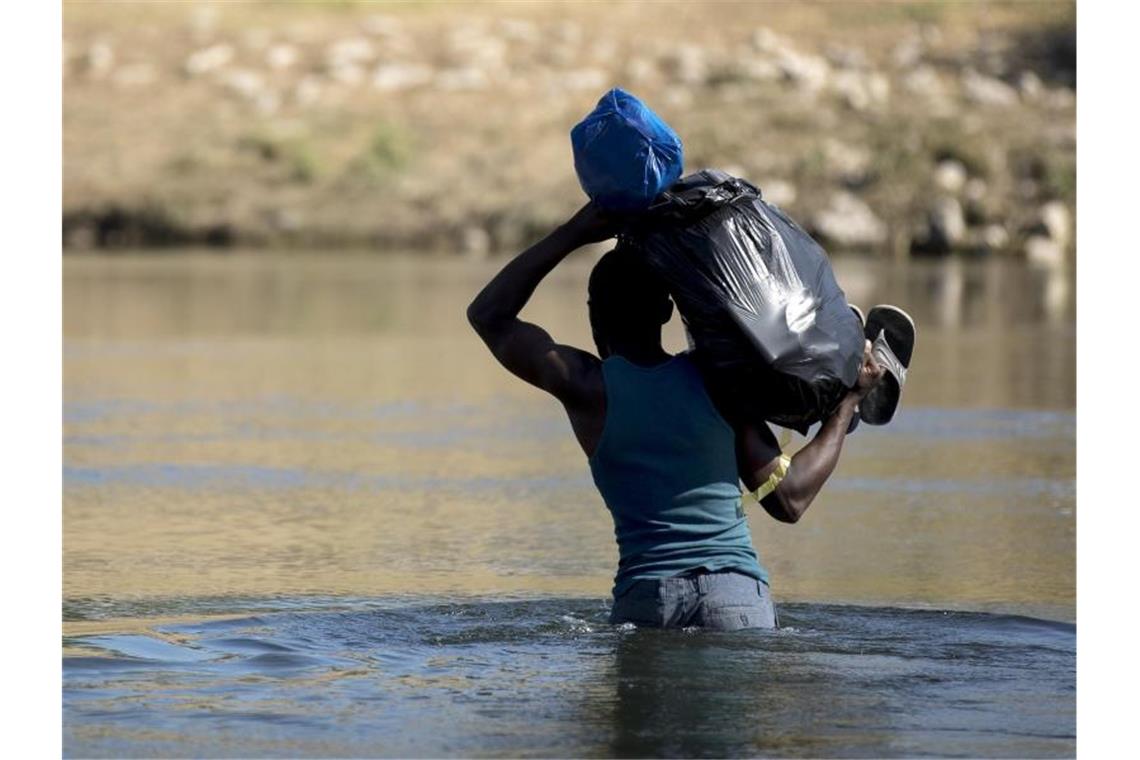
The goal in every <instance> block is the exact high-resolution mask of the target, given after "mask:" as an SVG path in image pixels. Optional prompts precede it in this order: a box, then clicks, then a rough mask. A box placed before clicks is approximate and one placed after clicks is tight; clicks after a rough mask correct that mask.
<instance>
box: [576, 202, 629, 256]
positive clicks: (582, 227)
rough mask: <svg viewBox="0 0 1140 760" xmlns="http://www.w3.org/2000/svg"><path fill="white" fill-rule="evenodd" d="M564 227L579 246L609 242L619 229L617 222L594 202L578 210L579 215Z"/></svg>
mask: <svg viewBox="0 0 1140 760" xmlns="http://www.w3.org/2000/svg"><path fill="white" fill-rule="evenodd" d="M562 227H563V229H565V230H566V232H567V233H568V234H569V235H570V236H571V238H572V239H573V241H574V243H575V244H576V245H579V246H583V245H587V244H589V243H600V242H602V241H603V240H609V239H610V238H612V237H614V236H615V235H617V233H618V229H619V226H618V223H617V221H616V220H615V219H614V218H613V217H612V216H610V215H608V214H606V213H605V212H604V211H602V210H601V209H600V208H598V207H597V206H596V205H595V204H594V202H593V201H591V202H590V203H587V204H586V205H585V206H583V207H582V208H580V209H578V213H576V214H574V216H572V217H570V220H569V221H567V222H566V224H564V225H562Z"/></svg>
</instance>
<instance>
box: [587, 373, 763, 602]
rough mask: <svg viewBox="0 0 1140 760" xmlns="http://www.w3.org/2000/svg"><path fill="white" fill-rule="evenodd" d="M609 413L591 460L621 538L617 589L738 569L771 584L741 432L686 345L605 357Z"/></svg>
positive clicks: (616, 531)
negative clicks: (677, 350) (654, 355)
mask: <svg viewBox="0 0 1140 760" xmlns="http://www.w3.org/2000/svg"><path fill="white" fill-rule="evenodd" d="M602 376H603V378H604V381H605V389H606V419H605V424H604V426H603V429H602V436H601V439H600V440H599V441H598V446H597V448H596V449H595V450H594V453H593V455H592V456H591V457H590V459H589V463H590V471H591V473H592V474H593V476H594V484H595V485H597V487H598V490H599V491H601V494H602V498H603V499H604V500H605V503H606V506H607V507H608V508H609V511H610V514H611V515H613V520H614V533H615V535H616V537H617V544H618V552H619V556H620V560H619V562H618V571H617V576H616V577H615V578H614V589H613V593H614V596H615V597H616V596H620V595H621V594H622V593H623V592H624V591H625V590H626V589H628V588H629V586H630V585H632V584H633V582H634V581H638V580H644V579H654V578H667V577H670V576H674V575H679V574H681V573H684V572H686V571H689V570H695V569H698V568H702V567H703V568H705V569H707V570H710V571H717V570H729V569H731V570H737V571H739V572H741V573H744V574H745V575H749V576H752V577H753V578H757V579H758V580H762V581H764V582H765V583H767V582H768V574H767V572H766V571H765V570H764V568H763V566H761V564H760V561H759V559H758V557H757V556H756V550H755V549H754V548H753V546H752V536H751V533H750V532H749V530H748V520H747V518H746V517H745V516H744V509H743V506H742V504H741V491H740V481H739V476H738V474H737V469H736V448H735V436H734V434H733V431H732V428H731V427H730V426H729V424H728V423H727V422H725V420H724V418H723V417H721V416H720V414H719V413H718V412H717V410H716V407H714V406H713V403H712V400H711V399H710V398H709V396H708V393H707V392H706V391H705V385H704V382H703V381H702V379H701V376H700V373H699V371H698V370H697V368H696V366H694V365H693V362H692V360H691V359H690V358H689V356H688V355H687V354H686V353H681V354H677V355H676V356H674V357H673V358H672V359H669V360H668V361H666V362H664V363H663V364H659V365H657V366H655V367H639V366H637V365H636V364H633V363H632V362H630V361H629V360H628V359H625V358H624V357H621V356H611V357H609V358H608V359H606V360H605V361H603V362H602Z"/></svg>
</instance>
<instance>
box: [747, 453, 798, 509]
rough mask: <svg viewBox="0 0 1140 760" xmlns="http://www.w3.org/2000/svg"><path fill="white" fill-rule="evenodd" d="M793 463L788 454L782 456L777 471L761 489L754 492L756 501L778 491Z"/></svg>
mask: <svg viewBox="0 0 1140 760" xmlns="http://www.w3.org/2000/svg"><path fill="white" fill-rule="evenodd" d="M791 463H792V458H791V457H789V456H788V455H787V454H781V455H780V461H779V463H777V464H776V470H775V471H774V472H773V473H772V474H771V475H769V476H768V479H767V480H765V481H764V482H763V483H762V484H761V485H760V487H759V488H757V489H756V490H755V491H753V492H752V495H753V496H755V497H756V501H760V500H761V499H763V498H764V497H765V496H767V495H768V494H770V493H772V492H773V491H775V490H776V486H778V485H780V481H781V480H783V479H784V478H785V477H786V476H787V474H788V465H790V464H791Z"/></svg>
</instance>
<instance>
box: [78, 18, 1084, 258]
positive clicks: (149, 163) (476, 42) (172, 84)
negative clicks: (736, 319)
mask: <svg viewBox="0 0 1140 760" xmlns="http://www.w3.org/2000/svg"><path fill="white" fill-rule="evenodd" d="M64 38H65V39H64V56H65V60H64V77H65V78H64V145H63V150H64V207H63V220H62V224H63V238H64V245H65V247H66V248H67V249H68V250H82V249H121V248H135V247H155V246H184V245H210V246H219V247H224V246H231V245H242V246H276V247H280V246H293V247H306V248H342V247H360V246H365V247H370V248H380V249H400V250H409V249H416V250H428V249H431V250H437V251H454V252H458V253H462V254H464V255H467V256H472V257H480V256H485V255H489V254H493V253H496V252H508V251H511V250H515V249H517V248H519V247H520V246H522V245H525V244H526V243H527V242H528V241H530V240H533V239H534V238H535V237H536V236H538V235H539V234H541V233H542V232H543V231H545V230H546V229H548V228H549V227H551V226H552V225H554V224H556V223H558V222H559V221H561V220H562V219H563V218H565V217H566V216H567V215H568V214H570V213H572V211H573V210H574V208H575V207H576V206H577V205H578V204H580V203H581V202H582V200H583V196H582V193H581V190H580V189H579V188H578V186H577V181H576V178H575V177H574V172H573V167H572V162H571V156H570V144H569V137H568V133H569V129H570V127H571V126H573V124H574V123H575V122H576V121H577V120H578V119H579V118H581V116H582V115H584V114H585V113H587V112H588V111H589V110H590V109H591V107H592V106H593V104H594V102H595V101H596V99H597V98H598V97H599V96H600V94H601V93H602V92H603V91H604V90H605V89H607V88H608V87H610V86H613V85H620V86H623V87H626V88H627V89H630V90H631V91H633V92H635V93H637V94H638V95H639V96H641V97H642V98H644V99H645V100H646V101H648V102H649V103H650V104H651V105H653V107H654V108H655V109H656V110H658V112H659V113H661V115H662V116H663V117H664V118H666V119H667V120H668V121H669V122H670V123H672V124H673V125H674V126H675V128H676V129H677V130H678V132H679V133H680V134H681V136H682V138H683V140H684V141H685V147H686V166H687V168H688V169H689V170H695V169H697V168H701V167H705V166H714V167H719V168H723V169H725V170H727V171H730V172H733V173H737V174H740V175H742V176H745V177H747V178H748V179H750V180H752V181H753V182H755V183H756V184H758V185H759V186H760V187H761V189H762V190H763V191H764V193H765V195H766V197H768V198H769V199H770V200H772V201H773V202H776V203H778V204H779V205H781V206H782V207H784V208H786V209H787V210H788V211H789V213H790V214H791V215H792V216H793V217H794V218H796V219H797V220H798V221H800V222H801V223H802V224H804V226H805V227H807V228H808V230H809V231H810V232H812V234H814V235H816V236H817V237H818V238H819V239H820V240H821V242H823V243H824V244H825V245H827V246H829V247H831V248H835V249H844V250H861V251H866V252H868V253H871V254H875V255H881V256H891V257H896V258H898V257H905V256H908V255H924V254H943V253H949V252H960V253H967V254H969V253H973V254H981V255H984V254H992V255H1002V256H1013V257H1026V258H1030V259H1032V260H1035V261H1040V262H1046V263H1061V262H1063V261H1065V260H1066V259H1067V258H1069V257H1071V255H1072V241H1073V221H1072V216H1073V215H1072V211H1073V209H1074V207H1075V185H1076V182H1075V176H1076V148H1075V132H1076V124H1075V101H1076V95H1075V9H1074V6H1073V5H1072V4H1071V3H1045V2H1042V3H1032V4H1030V3H1020V4H1010V5H992V4H986V5H981V4H978V5H974V4H951V3H947V4H934V3H922V4H913V5H911V4H887V3H884V4H873V5H872V4H858V5H849V6H848V5H840V4H810V5H803V4H795V5H792V4H742V5H732V4H721V3H717V4H710V5H699V6H697V5H692V6H690V5H670V6H660V5H654V6H648V5H645V4H636V3H621V4H607V5H601V4H579V5H573V6H570V5H563V4H558V5H555V4H541V3H539V4H521V3H520V4H512V5H510V6H505V5H502V4H489V3H478V4H465V5H462V6H456V5H450V4H437V5H433V4H407V5H384V6H382V7H381V6H377V5H374V4H366V3H335V4H321V3H290V4H281V3H263V4H232V5H230V4H202V5H188V4H174V3H153V4H127V3H108V4H94V3H67V4H65V9H64Z"/></svg>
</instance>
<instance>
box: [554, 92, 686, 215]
mask: <svg viewBox="0 0 1140 760" xmlns="http://www.w3.org/2000/svg"><path fill="white" fill-rule="evenodd" d="M570 142H571V144H572V145H573V148H574V169H575V171H577V172H578V182H579V183H580V184H581V185H582V189H583V190H584V191H586V195H588V196H590V200H592V201H593V202H594V203H596V204H598V206H600V207H601V208H603V209H606V210H607V211H641V210H644V209H646V208H648V207H649V205H650V203H652V202H653V199H654V198H656V197H657V196H658V195H659V194H660V193H661V192H662V191H664V190H666V189H667V188H668V187H669V186H670V185H672V184H673V183H674V182H676V181H677V179H678V178H679V177H680V176H681V170H682V168H683V166H682V165H683V158H684V156H683V152H682V149H681V138H679V137H677V133H676V132H674V131H673V130H672V129H671V128H670V127H669V125H668V124H666V123H665V122H664V121H662V120H661V117H659V116H658V115H657V114H655V113H653V111H651V110H650V109H649V107H648V106H646V105H645V104H644V103H642V102H641V101H640V100H638V99H637V98H636V97H635V96H633V95H630V94H629V93H628V92H625V91H624V90H621V89H618V88H616V87H615V88H614V89H612V90H610V91H609V92H607V93H606V94H605V95H603V96H602V99H601V100H599V101H598V105H597V107H596V108H595V109H594V110H593V112H592V113H590V115H589V116H587V117H586V118H585V119H583V120H582V121H580V122H579V123H578V124H577V125H576V126H575V127H574V129H572V130H571V131H570Z"/></svg>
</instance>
